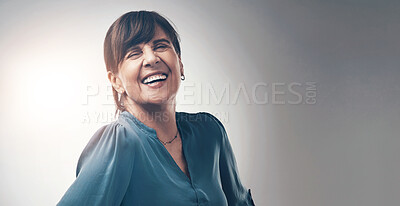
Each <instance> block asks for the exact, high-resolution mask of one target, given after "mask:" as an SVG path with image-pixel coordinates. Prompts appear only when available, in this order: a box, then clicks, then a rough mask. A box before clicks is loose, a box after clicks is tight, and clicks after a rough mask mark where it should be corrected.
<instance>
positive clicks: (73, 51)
mask: <svg viewBox="0 0 400 206" xmlns="http://www.w3.org/2000/svg"><path fill="white" fill-rule="evenodd" d="M140 9H147V10H156V11H159V12H160V13H162V14H164V15H165V16H167V17H168V18H169V19H171V20H172V21H173V22H174V23H175V25H176V26H177V28H178V32H179V33H180V35H181V39H182V52H183V56H182V60H183V63H184V66H185V71H186V77H187V80H186V81H185V82H184V83H183V85H182V88H184V89H182V88H181V93H180V96H179V97H178V100H179V101H178V102H181V104H179V105H178V110H179V111H191V112H195V111H209V112H211V113H214V114H215V113H216V114H218V113H220V114H224V115H227V116H228V118H224V121H223V123H224V125H225V127H226V129H227V132H228V135H229V138H230V140H231V143H232V146H233V149H234V151H235V154H236V158H237V163H238V166H239V171H240V175H241V177H242V181H243V183H244V184H245V185H246V187H248V188H251V189H252V193H253V197H254V200H255V202H256V204H257V205H274V206H292V205H293V206H294V205H295V206H299V205H301V206H303V205H304V206H321V205H324V206H337V205H340V206H354V205H364V206H375V205H385V206H391V205H398V204H399V203H400V195H399V191H400V178H399V175H398V174H400V163H399V156H400V138H399V132H400V127H399V126H400V125H399V122H400V121H399V120H400V110H399V106H400V83H399V81H398V80H399V77H400V68H399V67H400V61H399V55H400V42H399V38H398V37H399V36H400V3H399V2H398V1H391V0H386V1H361V0H358V1H356V0H348V1H345V0H338V1H317V0H313V1H311V0H304V1H295V0H279V1H278V0H270V1H234V0H232V1H227V0H225V1H216V2H214V1H201V2H186V1H183V0H176V1H115V2H113V3H111V2H106V1H103V2H101V1H87V2H78V1H75V2H74V1H57V2H56V1H32V2H31V1H4V0H3V1H0V19H1V21H0V50H1V51H2V52H1V53H0V68H1V75H0V91H1V96H2V97H1V101H0V111H1V117H0V123H1V126H0V127H1V128H0V165H1V166H0V175H1V177H2V181H1V183H0V184H1V187H0V204H1V205H54V204H55V203H56V202H57V201H58V200H59V199H60V198H61V196H62V195H63V194H64V192H65V191H66V189H67V188H68V187H69V185H70V184H71V183H72V181H73V180H74V178H75V177H74V172H75V167H76V163H77V159H78V157H79V155H80V152H81V151H82V149H83V147H84V146H85V145H86V143H87V141H88V140H89V138H90V137H91V135H92V134H93V133H94V132H95V130H96V129H97V128H99V126H101V125H103V124H105V123H107V122H109V120H108V119H107V118H106V119H105V120H102V121H92V122H90V123H84V122H82V117H83V116H84V115H85V114H87V113H88V112H91V113H90V114H93V113H94V112H100V113H101V112H103V111H107V112H113V106H112V105H110V104H105V103H104V99H106V98H105V97H104V96H102V94H103V93H107V92H108V91H106V90H105V88H106V85H108V82H107V79H106V75H105V67H104V63H103V58H102V43H103V38H104V35H105V33H106V31H107V29H108V27H109V26H110V25H111V23H112V22H113V21H114V20H115V19H116V18H118V17H119V16H120V15H122V14H123V13H125V12H127V11H130V10H140ZM306 82H315V84H316V89H317V91H316V92H317V93H316V94H317V96H316V100H317V102H316V103H315V104H307V103H306V102H304V101H302V102H301V103H296V104H290V103H288V101H290V100H296V96H295V95H293V94H292V93H291V92H289V91H288V85H289V84H291V83H299V84H301V86H298V87H295V88H296V91H298V93H299V94H300V95H301V96H302V97H303V98H306V97H307V94H306V86H305V84H306ZM225 83H228V85H229V87H230V91H231V93H230V94H229V95H226V96H224V98H225V97H226V98H227V99H224V100H223V101H222V102H220V103H218V102H217V101H213V100H211V102H210V103H209V104H208V103H206V101H204V99H205V98H207V96H209V92H207V90H205V89H204V86H205V85H207V84H210V85H212V88H213V89H214V90H215V91H216V93H220V92H222V91H223V89H224V84H225ZM256 83H265V84H266V85H267V86H266V87H259V89H258V90H257V92H256V94H255V95H253V94H251V88H252V87H254V85H256ZM274 83H279V84H284V85H283V86H280V87H279V88H280V91H284V92H285V94H282V95H278V99H279V100H281V101H283V102H284V103H283V104H278V103H276V102H275V103H274V102H272V93H273V91H272V90H273V88H272V84H274ZM87 85H91V86H93V85H96V86H98V88H100V89H99V92H98V93H96V95H94V96H91V97H90V98H89V100H90V101H88V102H87V104H84V102H85V101H83V100H82V99H85V95H87V91H86V89H87V87H86V86H87ZM240 85H244V86H245V88H247V90H246V91H248V96H249V98H247V97H246V95H245V94H244V93H240V95H239V98H238V100H237V102H235V101H232V99H235V93H236V92H237V91H238V90H239V89H238V88H240ZM187 91H189V92H188V93H189V94H192V93H193V94H194V95H188V96H187V97H184V95H183V94H185V92H187ZM190 91H192V93H191V92H190ZM194 91H195V92H194ZM265 94H267V95H268V97H269V101H268V103H254V101H253V100H254V97H256V98H258V99H262V98H263V97H264V95H265ZM199 97H200V98H199ZM185 98H186V100H189V101H184V100H182V99H185ZM198 100H200V101H198ZM248 100H250V101H248ZM102 114H104V113H102Z"/></svg>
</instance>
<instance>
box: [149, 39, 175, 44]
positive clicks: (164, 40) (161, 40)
mask: <svg viewBox="0 0 400 206" xmlns="http://www.w3.org/2000/svg"><path fill="white" fill-rule="evenodd" d="M160 42H165V43H168V44H171V42H170V41H169V40H168V39H164V38H162V39H157V40H154V41H153V44H158V43H160Z"/></svg>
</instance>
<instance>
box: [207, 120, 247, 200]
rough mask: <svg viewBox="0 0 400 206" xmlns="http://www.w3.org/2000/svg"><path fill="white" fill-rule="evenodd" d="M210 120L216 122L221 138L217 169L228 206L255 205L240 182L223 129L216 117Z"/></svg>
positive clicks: (233, 157)
mask: <svg viewBox="0 0 400 206" xmlns="http://www.w3.org/2000/svg"><path fill="white" fill-rule="evenodd" d="M210 116H212V115H210ZM212 118H213V119H214V120H215V121H216V122H217V124H218V127H219V128H220V131H221V136H222V138H221V149H220V159H219V169H220V177H221V183H222V189H223V191H224V193H225V196H226V199H227V201H228V204H229V205H230V206H243V205H250V206H251V205H255V204H254V201H253V199H252V197H251V193H250V190H246V188H245V187H244V186H243V185H242V183H241V181H240V177H239V173H238V168H237V165H236V159H235V155H234V154H233V150H232V147H231V144H230V142H229V139H228V136H227V134H226V131H225V128H224V126H223V125H222V123H221V122H220V121H219V120H218V119H217V118H216V117H214V116H212Z"/></svg>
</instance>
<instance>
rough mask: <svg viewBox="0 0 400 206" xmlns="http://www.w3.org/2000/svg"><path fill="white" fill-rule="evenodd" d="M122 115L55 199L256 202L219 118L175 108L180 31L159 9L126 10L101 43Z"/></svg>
mask: <svg viewBox="0 0 400 206" xmlns="http://www.w3.org/2000/svg"><path fill="white" fill-rule="evenodd" d="M104 57H105V63H106V67H107V71H108V79H109V80H110V82H111V84H112V86H113V95H114V100H115V102H116V106H117V113H119V116H118V119H117V120H116V121H114V122H112V123H110V124H108V125H105V126H103V127H102V128H100V129H99V130H98V131H97V132H96V133H95V134H94V136H93V137H92V138H91V140H90V141H89V143H88V145H87V146H86V147H85V149H84V150H83V152H82V154H81V157H80V159H79V161H78V166H77V171H76V176H77V177H76V180H75V181H74V182H73V183H72V185H71V186H70V188H69V189H68V191H67V192H66V193H65V195H64V196H63V197H62V199H61V200H60V202H59V203H58V205H60V206H63V205H107V206H108V205H151V206H158V205H172V206H188V205H215V206H224V205H254V202H253V200H252V197H251V194H250V190H247V189H246V188H245V187H244V186H243V185H242V184H241V182H240V179H239V176H238V171H237V166H236V162H235V157H234V154H233V152H232V148H231V146H230V143H229V141H228V138H227V135H226V132H225V129H224V127H223V125H222V124H221V122H220V121H219V120H218V119H217V118H215V117H214V116H213V115H211V114H208V113H196V114H189V113H184V112H176V111H175V105H176V103H175V97H176V94H177V92H178V89H179V86H180V83H181V81H183V80H185V75H184V69H183V64H182V61H181V49H180V45H179V37H178V34H177V32H176V31H175V29H174V28H173V27H172V26H171V24H170V23H169V22H168V21H167V20H166V19H165V18H163V17H162V16H161V15H159V14H158V13H156V12H149V11H138V12H128V13H126V14H124V15H122V16H121V17H120V18H118V19H117V20H116V21H115V22H114V23H113V24H112V25H111V27H110V28H109V30H108V32H107V35H106V38H105V41H104Z"/></svg>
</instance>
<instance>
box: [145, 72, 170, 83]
mask: <svg viewBox="0 0 400 206" xmlns="http://www.w3.org/2000/svg"><path fill="white" fill-rule="evenodd" d="M167 77H168V75H167V74H164V73H162V74H155V75H151V76H149V77H146V78H144V79H143V81H142V83H143V84H152V83H156V82H161V81H165V80H166V79H167Z"/></svg>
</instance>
